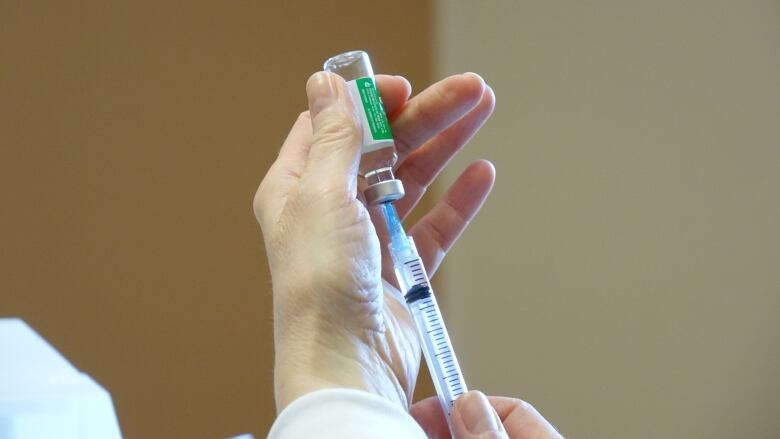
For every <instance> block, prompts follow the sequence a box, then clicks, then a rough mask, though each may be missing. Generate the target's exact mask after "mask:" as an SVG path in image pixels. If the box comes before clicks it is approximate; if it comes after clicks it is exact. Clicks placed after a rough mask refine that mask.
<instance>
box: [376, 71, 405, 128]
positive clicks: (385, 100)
mask: <svg viewBox="0 0 780 439" xmlns="http://www.w3.org/2000/svg"><path fill="white" fill-rule="evenodd" d="M376 87H377V89H378V90H379V95H380V96H381V97H382V105H383V106H384V107H385V113H387V117H388V119H390V120H393V117H394V116H395V114H396V113H397V112H398V111H399V110H400V109H401V108H402V107H403V106H404V105H405V104H406V101H408V100H409V96H411V94H412V85H411V84H410V83H409V81H407V80H406V78H404V77H403V76H391V75H376Z"/></svg>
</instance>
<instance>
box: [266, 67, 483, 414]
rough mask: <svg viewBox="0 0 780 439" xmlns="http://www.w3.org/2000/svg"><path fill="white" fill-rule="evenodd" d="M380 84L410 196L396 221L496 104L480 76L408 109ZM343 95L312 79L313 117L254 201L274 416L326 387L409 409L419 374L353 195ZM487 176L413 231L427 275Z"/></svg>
mask: <svg viewBox="0 0 780 439" xmlns="http://www.w3.org/2000/svg"><path fill="white" fill-rule="evenodd" d="M377 85H378V88H379V90H380V92H381V94H382V98H383V101H384V105H385V108H386V111H387V113H388V116H389V119H390V122H391V126H392V129H393V133H394V136H395V140H396V145H397V152H398V154H399V162H398V165H397V166H396V171H395V174H396V176H397V177H398V178H400V179H401V180H402V181H403V183H404V187H405V189H406V196H405V197H404V198H403V199H402V200H400V201H399V202H397V203H396V207H397V209H398V212H399V215H401V216H402V217H403V216H405V215H406V214H408V213H409V211H410V210H411V209H412V208H413V207H414V206H415V205H416V204H417V202H418V201H419V200H420V198H421V197H422V195H423V193H424V192H425V190H426V188H427V187H428V185H429V184H431V182H432V181H433V179H434V178H435V177H436V176H437V175H438V173H439V172H440V171H441V170H442V169H443V167H444V166H445V165H446V163H447V161H448V160H449V159H450V158H451V157H452V156H453V155H454V154H455V153H456V152H457V151H458V150H459V149H460V148H461V147H462V146H463V145H464V144H465V143H466V142H467V141H468V140H469V139H470V138H471V137H472V136H473V135H474V134H475V133H476V131H477V130H478V129H479V128H480V127H481V125H482V124H483V123H484V122H485V120H486V119H487V118H488V116H489V115H490V114H491V113H492V111H493V106H494V99H495V98H494V95H493V91H492V90H491V89H490V87H488V86H486V85H485V83H484V81H483V80H482V78H480V77H479V76H477V75H475V74H463V75H456V76H452V77H450V78H447V79H444V80H442V81H440V82H438V83H437V84H435V85H433V86H431V87H430V88H428V89H426V90H425V91H423V92H422V93H420V94H419V95H418V96H416V97H415V98H413V99H411V100H410V99H409V96H410V94H411V87H410V85H409V83H408V82H407V81H406V80H405V79H404V78H401V77H398V76H378V77H377ZM345 87H346V85H345V83H344V81H343V79H341V78H340V77H338V76H337V75H332V74H327V73H324V72H320V73H317V74H315V75H313V76H312V77H311V78H310V79H309V81H308V83H307V85H306V92H307V95H308V101H309V111H307V112H304V113H302V114H301V115H300V116H299V117H298V120H297V121H296V122H295V124H294V125H293V127H292V129H291V130H290V134H289V135H288V137H287V139H286V140H285V142H284V144H283V145H282V148H281V150H280V151H279V156H278V158H277V160H276V161H275V163H274V164H273V165H272V166H271V168H270V169H269V170H268V173H267V174H266V176H265V178H264V179H263V181H262V183H261V184H260V187H259V189H258V191H257V194H256V196H255V200H254V211H255V215H256V217H257V220H258V222H259V223H260V227H261V229H262V232H263V236H264V239H265V246H266V253H267V255H268V261H269V266H270V270H271V276H272V281H273V299H274V300H273V303H274V345H275V353H276V357H275V369H274V383H275V388H276V389H275V390H276V392H275V393H276V398H277V408H278V409H279V410H281V409H282V408H284V407H285V406H286V405H287V404H289V403H290V402H292V401H293V400H294V399H295V398H297V397H299V396H301V395H303V394H305V393H308V392H312V391H314V390H317V389H322V388H330V387H350V388H356V389H361V390H366V391H369V392H374V393H376V394H379V395H381V396H384V397H386V398H388V399H389V400H391V401H393V402H396V403H398V404H400V405H401V406H403V408H404V409H408V407H409V404H410V401H411V396H412V392H413V390H414V384H415V381H416V379H417V372H418V369H419V365H420V346H419V342H418V338H417V334H416V332H415V329H414V323H413V321H412V320H411V317H410V315H409V313H408V311H407V309H406V306H405V304H404V303H403V297H402V294H401V293H400V292H399V291H398V290H397V289H395V288H394V287H393V285H394V284H395V281H394V279H393V278H392V277H391V276H392V267H391V264H390V262H389V261H388V258H382V256H381V251H380V248H382V247H383V245H381V244H380V242H381V240H382V239H384V234H383V233H382V232H383V231H384V227H383V225H382V222H381V221H382V220H381V219H379V221H377V222H374V221H372V219H371V217H372V214H370V213H369V211H368V210H367V209H366V207H365V206H364V204H363V203H362V202H361V197H362V195H361V193H360V191H358V183H359V181H358V178H357V168H358V163H359V160H360V151H359V144H360V135H361V131H360V126H359V124H358V122H357V118H356V116H355V113H354V111H353V104H352V102H351V101H350V99H349V94H348V92H347V90H346V88H345ZM494 175H495V174H494V169H493V166H492V165H491V164H490V163H489V162H486V161H479V162H476V163H474V164H472V165H471V166H470V167H468V168H467V169H466V170H465V171H464V172H463V174H462V175H461V176H460V177H459V178H458V180H457V181H456V182H455V183H454V184H453V185H452V187H451V188H450V189H449V190H448V191H447V193H446V194H445V195H444V197H443V198H442V199H441V200H440V201H439V202H438V203H437V204H436V205H435V206H434V207H433V208H432V209H431V210H430V211H429V212H428V213H427V214H426V215H425V216H424V217H423V218H422V219H421V220H420V221H419V222H418V223H417V224H415V225H414V227H412V228H411V229H410V230H409V232H410V234H411V235H412V236H413V237H414V240H415V242H416V244H417V247H418V250H419V253H420V256H421V257H422V259H423V261H424V264H425V265H426V266H427V267H428V269H429V272H430V273H431V274H433V272H435V271H436V268H437V267H438V266H439V264H440V263H441V260H442V258H443V257H444V254H445V253H446V252H447V250H448V249H449V248H450V247H451V246H452V245H453V243H454V242H455V240H456V239H457V238H458V236H459V235H460V234H461V232H462V231H463V230H464V228H465V227H466V226H467V224H468V222H469V221H470V220H471V219H472V218H473V217H474V215H475V214H476V213H477V211H478V210H479V208H480V207H481V205H482V203H483V202H484V200H485V198H486V197H487V195H488V193H489V192H490V189H491V187H492V185H493V181H494ZM361 183H362V182H361ZM377 230H379V231H380V237H379V238H378V237H377ZM383 268H384V270H383ZM383 272H384V273H387V274H389V276H387V277H385V278H384V279H383V277H382V273H383Z"/></svg>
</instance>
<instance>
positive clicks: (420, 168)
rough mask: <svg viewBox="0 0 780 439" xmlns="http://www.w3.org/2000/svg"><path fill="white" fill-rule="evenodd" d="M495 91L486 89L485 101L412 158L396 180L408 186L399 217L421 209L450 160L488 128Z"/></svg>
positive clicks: (397, 205)
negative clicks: (416, 207) (429, 188)
mask: <svg viewBox="0 0 780 439" xmlns="http://www.w3.org/2000/svg"><path fill="white" fill-rule="evenodd" d="M495 102H496V98H495V94H494V93H493V89H491V88H490V87H489V86H485V89H484V91H483V93H482V99H481V100H480V101H479V103H478V104H477V106H476V107H474V108H473V109H472V110H471V111H469V112H468V113H467V114H466V115H465V116H463V118H462V119H460V120H459V121H457V122H455V124H453V125H452V126H450V127H449V128H447V129H446V130H444V131H443V132H441V133H440V134H438V135H436V136H435V137H433V138H432V139H431V140H429V141H428V142H426V143H425V144H424V145H423V146H421V147H419V148H418V149H416V150H415V151H413V152H412V153H410V154H409V156H408V157H407V158H406V160H404V162H403V164H401V166H400V167H399V168H398V171H397V172H396V176H397V177H398V178H399V179H401V181H403V182H404V189H405V191H406V195H405V196H404V197H403V198H402V199H400V200H398V201H397V202H396V209H398V215H400V216H401V218H404V217H405V216H406V215H407V214H408V213H409V212H410V211H411V210H412V208H413V207H414V206H415V205H417V203H418V202H419V201H420V198H422V196H423V195H424V194H425V191H426V190H427V189H428V186H430V184H431V183H433V180H435V179H436V177H437V176H438V175H439V173H440V172H441V171H442V169H444V167H445V166H446V165H447V163H448V162H449V161H450V159H451V158H452V157H453V156H455V154H457V152H458V151H459V150H460V149H461V148H463V146H464V145H466V143H468V141H469V140H471V138H472V137H474V134H476V133H477V131H479V129H480V128H481V127H482V125H484V123H485V121H487V119H488V118H489V117H490V115H491V114H492V113H493V109H494V108H495Z"/></svg>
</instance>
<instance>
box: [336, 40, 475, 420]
mask: <svg viewBox="0 0 780 439" xmlns="http://www.w3.org/2000/svg"><path fill="white" fill-rule="evenodd" d="M323 68H324V69H325V70H326V71H329V72H333V73H337V74H338V75H340V76H341V77H342V78H344V79H345V80H346V81H347V88H348V90H349V92H350V94H351V95H352V99H353V101H354V102H355V103H356V104H357V105H356V107H357V110H358V113H359V114H358V116H359V119H360V121H361V125H362V129H363V138H362V141H361V159H360V167H359V169H358V173H359V174H360V175H362V176H363V177H364V178H365V181H366V184H367V187H366V189H365V190H364V192H363V195H364V197H365V200H366V204H368V205H370V206H377V205H378V206H381V208H382V211H383V213H384V216H385V220H386V223H387V230H388V235H389V237H390V243H389V245H388V247H389V251H390V255H391V257H392V260H393V266H394V268H395V273H396V277H397V278H398V285H399V287H400V288H401V292H402V293H403V294H404V299H405V300H406V304H407V307H408V308H409V312H410V313H411V315H412V318H413V319H414V323H415V326H416V327H417V333H418V334H419V336H420V342H421V344H422V351H423V355H424V356H425V362H426V363H427V365H428V370H429V371H430V373H431V377H432V378H433V385H434V386H435V387H436V394H437V395H438V397H439V402H440V403H441V407H442V409H443V410H444V413H445V415H446V417H447V423H449V421H450V411H451V410H452V404H453V403H454V402H455V400H456V399H458V397H459V396H460V395H461V394H463V393H465V392H466V383H465V382H464V381H463V375H462V374H461V373H460V366H459V365H458V360H457V359H456V358H455V353H454V352H453V351H452V345H451V343H450V337H449V335H447V329H446V328H445V327H444V320H442V317H441V312H439V305H438V304H437V303H436V298H435V297H434V296H433V290H432V289H431V285H430V282H429V280H428V274H427V273H426V272H425V267H424V266H423V263H422V260H421V259H420V255H418V254H417V248H416V247H415V246H414V241H413V240H412V238H411V237H409V236H406V232H404V229H403V226H402V225H401V220H400V218H398V213H397V212H396V211H395V207H394V206H393V204H392V203H393V202H394V201H395V200H398V199H400V198H402V197H403V196H404V188H403V183H402V182H401V180H398V179H396V178H395V176H394V175H393V166H394V165H395V163H396V159H397V155H396V153H395V147H394V142H393V136H392V132H391V129H390V123H389V122H388V120H387V116H386V115H385V110H384V106H383V105H382V99H381V97H380V95H379V92H378V90H377V87H376V84H375V81H374V69H373V68H372V67H371V61H370V60H369V58H368V54H367V53H366V52H363V51H361V50H356V51H351V52H345V53H342V54H339V55H336V56H334V57H331V58H329V59H328V60H327V61H325V65H324V66H323Z"/></svg>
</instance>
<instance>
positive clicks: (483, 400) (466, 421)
mask: <svg viewBox="0 0 780 439" xmlns="http://www.w3.org/2000/svg"><path fill="white" fill-rule="evenodd" d="M451 423H452V424H451V426H452V434H453V436H454V437H455V438H457V439H476V438H480V439H501V438H506V439H509V436H508V435H507V434H506V430H504V426H503V424H501V420H500V419H499V418H498V413H496V410H495V409H494V408H493V406H492V405H490V401H488V399H487V397H486V396H485V394H484V393H482V392H480V391H479V390H472V391H470V392H468V393H466V394H464V395H463V396H461V397H460V398H458V400H457V401H455V405H454V406H453V408H452V418H451Z"/></svg>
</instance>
